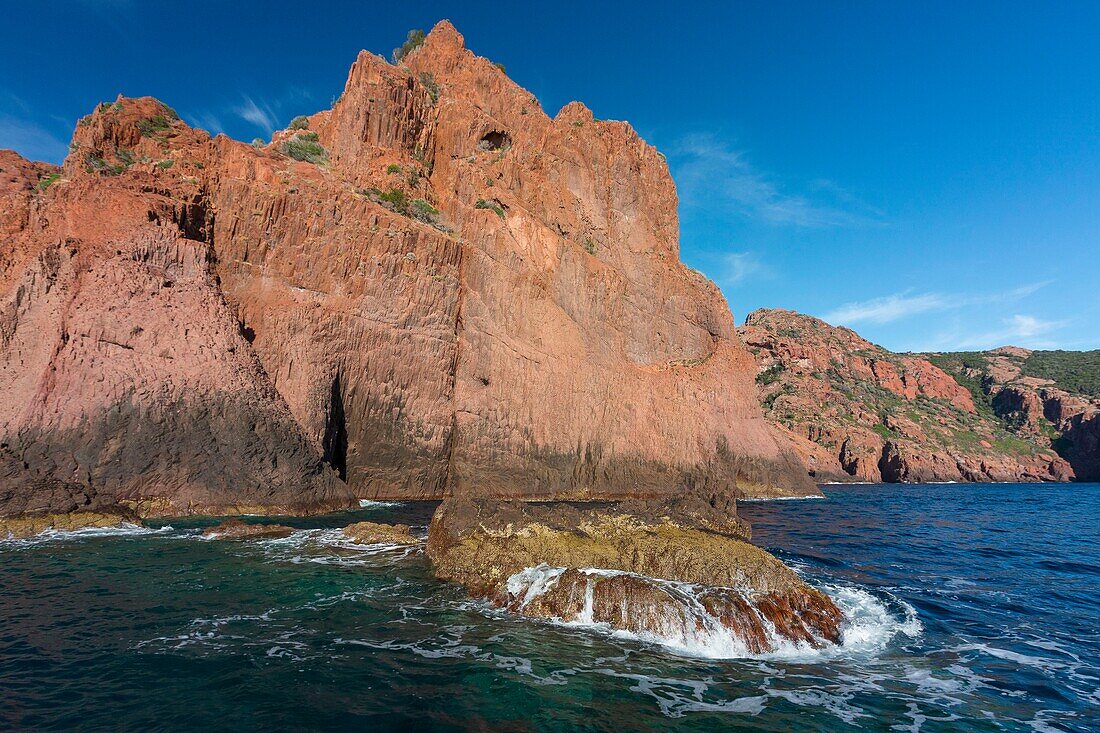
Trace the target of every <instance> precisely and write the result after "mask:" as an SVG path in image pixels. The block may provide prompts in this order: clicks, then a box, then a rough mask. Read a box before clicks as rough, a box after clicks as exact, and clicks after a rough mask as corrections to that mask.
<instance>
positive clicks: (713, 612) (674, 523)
mask: <svg viewBox="0 0 1100 733" xmlns="http://www.w3.org/2000/svg"><path fill="white" fill-rule="evenodd" d="M666 508H668V509H670V511H666V512H664V513H657V514H656V516H652V515H650V516H647V515H645V514H643V513H641V512H640V511H639V510H640V509H648V510H652V509H653V507H652V506H646V505H644V504H639V503H637V502H622V503H618V504H605V505H602V506H595V507H590V508H585V509H582V508H579V507H576V506H573V505H570V504H565V503H540V504H530V503H528V504H523V503H518V502H501V501H495V500H492V499H449V500H447V501H446V502H444V503H443V504H442V505H441V506H440V508H439V510H437V512H436V515H435V517H434V518H433V520H432V525H431V528H430V531H429V536H428V548H427V552H428V556H429V557H430V558H431V560H432V563H433V565H434V568H435V573H436V575H437V577H439V578H441V579H445V580H452V581H457V582H459V583H461V584H462V585H464V586H465V587H466V588H467V590H468V591H469V592H470V593H471V594H472V595H474V596H477V597H481V598H486V599H488V600H490V601H491V602H493V603H494V604H496V605H498V606H500V607H502V608H506V609H508V610H511V611H514V612H517V613H522V614H525V615H529V616H536V617H541V618H557V619H561V620H564V621H579V622H588V623H604V624H608V625H610V626H611V627H613V628H616V629H622V630H626V631H631V632H635V633H644V634H648V635H651V636H656V637H658V638H661V639H672V640H678V641H677V643H680V644H682V645H700V644H707V643H721V644H723V645H725V646H726V647H728V648H729V650H730V652H731V654H732V653H741V652H743V653H760V652H766V651H773V650H774V649H775V648H776V647H777V646H778V645H781V644H783V643H786V642H793V643H799V644H806V645H810V646H814V647H820V646H823V645H825V644H827V643H836V642H838V641H839V639H840V623H841V620H842V615H841V612H840V610H839V609H838V608H837V607H836V605H835V604H834V603H833V601H832V600H831V599H830V598H829V597H828V596H827V595H825V594H824V593H822V592H821V591H819V590H817V589H815V588H812V587H811V586H809V585H808V584H806V583H805V581H803V580H802V579H801V578H799V577H798V575H797V574H796V573H795V572H794V571H793V570H791V569H790V568H788V567H787V566H786V565H784V564H783V563H782V562H781V561H780V560H779V559H777V558H776V557H774V556H772V555H771V554H769V553H767V552H765V551H764V550H762V549H760V548H759V547H756V546H755V545H752V544H750V543H748V542H745V541H743V540H741V539H738V538H736V537H732V536H730V535H729V534H720V533H718V532H716V531H713V530H710V529H707V528H706V525H707V524H710V523H713V522H714V518H713V517H705V516H704V517H699V520H700V521H699V523H698V524H696V525H695V526H692V524H691V522H690V516H689V515H688V514H685V513H683V512H682V511H680V510H679V507H675V506H673V507H666ZM731 519H732V518H731ZM726 524H727V526H730V527H735V526H738V525H737V523H736V522H733V521H731V522H727V523H726Z"/></svg>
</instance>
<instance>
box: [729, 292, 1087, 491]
mask: <svg viewBox="0 0 1100 733" xmlns="http://www.w3.org/2000/svg"><path fill="white" fill-rule="evenodd" d="M740 333H741V337H742V339H743V340H744V342H745V344H746V346H747V347H748V348H749V350H750V351H751V352H752V353H753V354H754V355H755V357H756V360H757V369H758V378H757V386H758V390H759V395H760V400H761V403H762V405H763V407H764V409H765V414H766V415H767V416H768V417H769V418H770V419H771V420H773V421H774V422H775V423H776V424H777V425H778V427H779V428H780V429H781V430H782V431H783V433H784V434H785V435H787V437H788V439H789V440H790V443H791V445H792V446H793V448H794V450H795V451H796V452H797V453H798V454H799V455H800V457H801V458H802V461H803V462H804V464H805V465H806V466H807V468H808V470H810V471H812V472H813V475H814V476H815V478H816V479H817V480H819V481H847V480H856V481H868V482H879V481H885V482H927V481H959V482H969V481H973V482H985V481H1068V480H1071V479H1072V478H1073V476H1074V473H1073V469H1072V468H1071V466H1070V465H1069V463H1067V462H1066V460H1064V459H1063V458H1062V457H1061V456H1059V455H1058V454H1057V453H1056V452H1055V451H1054V449H1053V448H1052V447H1051V444H1050V441H1049V440H1047V439H1045V438H1043V437H1042V435H1041V430H1040V429H1039V428H1038V427H1034V426H1035V422H1034V421H1033V420H1031V419H1030V418H1028V417H1026V416H1023V417H1020V415H1027V414H1033V413H1034V411H1035V410H1037V409H1039V410H1041V407H1040V405H1041V404H1042V403H1041V400H1039V399H1038V398H1035V397H1029V396H1028V395H1027V394H1025V393H1023V392H1019V393H1017V392H1011V393H1010V392H1007V391H1005V392H1003V393H1002V395H1001V396H1000V397H999V400H1000V402H1001V403H1003V406H1004V408H1003V413H1004V414H1005V415H1008V414H1009V413H1010V412H1011V413H1012V414H1014V415H1017V417H1016V418H1015V420H1016V422H1015V423H1009V424H1006V423H1005V422H1003V421H1002V420H998V419H997V417H996V415H994V414H993V410H991V409H990V407H989V405H988V403H986V404H984V405H983V406H984V410H979V409H978V407H977V405H976V404H975V399H974V394H972V393H971V391H970V390H969V389H967V388H966V387H963V386H962V385H961V384H960V383H959V382H958V381H957V380H956V379H955V378H954V377H953V376H952V375H951V374H948V373H947V372H945V371H944V370H943V369H941V368H939V367H938V366H936V365H934V364H933V363H932V362H931V361H930V360H929V358H927V357H925V356H920V355H911V354H893V353H891V352H889V351H887V350H885V349H883V348H881V347H879V346H876V345H874V344H872V343H871V342H869V341H867V340H865V339H863V338H861V337H860V336H858V335H857V334H856V333H855V332H853V331H851V330H849V329H846V328H837V327H833V326H830V325H829V324H827V323H825V322H823V321H820V320H818V319H816V318H812V317H810V316H804V315H801V314H798V313H793V312H791V311H783V310H759V311H755V312H753V313H751V314H749V316H748V318H747V320H746V322H745V325H744V327H742V328H741V329H740ZM981 397H982V399H983V400H984V399H985V397H984V395H981ZM993 407H994V408H996V407H997V401H995V402H994V405H993ZM1017 424H1018V425H1020V426H1032V427H1031V428H1030V429H1028V430H1025V431H1021V430H1017V429H1014V425H1017Z"/></svg>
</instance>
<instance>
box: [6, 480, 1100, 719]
mask: <svg viewBox="0 0 1100 733" xmlns="http://www.w3.org/2000/svg"><path fill="white" fill-rule="evenodd" d="M825 492H826V494H827V495H828V498H827V499H825V500H808V501H785V502H767V503H749V504H743V505H742V509H741V511H742V514H743V515H744V516H745V517H746V518H748V519H749V520H750V521H751V522H752V523H753V526H754V531H755V540H756V541H757V542H758V543H759V544H761V545H763V546H765V547H767V548H768V549H770V550H772V551H774V552H776V553H777V554H779V555H780V556H781V557H783V558H784V559H785V560H787V561H788V562H790V563H791V564H793V565H794V566H795V567H796V568H797V569H798V570H799V571H800V572H802V573H803V574H804V575H805V576H806V577H807V578H808V579H809V580H810V581H811V582H814V583H816V584H819V585H821V586H822V587H824V588H826V589H827V590H828V591H829V592H830V593H833V594H834V595H837V596H838V597H841V598H844V599H846V600H847V603H848V605H849V606H851V605H852V604H853V603H854V604H856V605H857V606H859V610H860V617H859V619H860V620H859V623H858V624H855V625H854V626H853V629H852V630H851V633H850V636H851V638H852V639H854V641H853V642H852V643H851V644H846V646H845V648H843V649H839V650H834V651H833V652H831V653H827V654H822V655H808V654H802V655H797V654H794V655H786V656H779V657H770V658H764V659H732V660H715V659H703V658H694V657H687V656H683V655H680V654H676V653H673V652H672V651H670V650H668V649H667V648H665V647H662V646H659V645H652V644H646V643H643V642H640V641H636V640H630V639H622V638H616V637H613V636H611V635H609V634H607V633H605V632H602V631H599V630H586V629H579V628H569V627H563V626H555V625H551V624H546V623H538V622H533V621H528V620H523V619H518V618H510V617H507V616H504V615H501V614H499V613H496V612H493V611H490V610H488V609H486V608H485V607H483V606H482V605H480V604H477V603H472V602H470V601H468V600H466V599H465V598H464V596H463V594H462V593H461V591H460V590H459V589H457V588H455V587H452V586H448V585H444V584H440V583H437V582H435V581H433V580H432V579H431V576H430V573H429V570H428V566H427V563H426V561H425V559H424V558H423V556H422V555H421V554H420V553H419V552H418V551H414V552H411V553H406V552H401V551H394V550H387V549H383V548H369V549H362V548H358V549H357V548H354V547H350V546H347V545H346V544H344V543H342V542H341V541H340V540H339V536H338V533H337V532H336V531H333V530H331V529H324V528H331V527H338V526H341V525H343V524H346V523H348V522H349V521H353V520H356V519H359V518H367V517H369V518H372V519H376V520H378V521H398V520H402V521H406V522H410V523H412V524H414V525H420V527H421V529H423V528H424V525H426V524H427V521H428V518H429V516H430V513H431V510H432V508H433V507H432V506H431V505H424V504H403V505H399V506H389V507H385V506H381V507H372V508H371V509H368V510H364V511H363V512H357V513H355V514H351V515H340V516H330V517H317V518H311V519H298V520H287V523H292V524H294V525H295V526H298V527H301V528H302V530H303V531H302V532H299V533H296V534H295V535H294V536H292V537H291V538H289V539H287V540H278V541H263V542H244V543H232V542H208V541H202V540H200V539H198V538H197V535H198V529H197V528H198V527H201V526H202V525H203V524H206V523H209V521H206V522H204V521H203V520H190V521H187V522H182V521H176V522H173V523H172V525H171V527H170V528H163V529H161V530H159V531H155V532H149V531H146V532H144V533H136V532H135V533H133V534H129V535H119V534H115V535H112V536H95V535H90V534H76V535H68V536H59V537H53V538H50V539H38V540H34V541H29V542H28V541H24V542H5V543H0V729H5V730H6V729H15V730H59V731H93V730H94V731H99V730H190V729H196V728H203V729H210V730H234V731H253V730H272V729H293V730H368V731H390V730H392V731H404V730H455V731H459V730H462V731H465V730H479V731H481V730H511V731H544V730H545V731H574V730H582V731H584V730H591V731H603V730H616V731H622V730H644V731H650V730H652V731H657V730H692V731H718V730H753V731H785V730H798V731H841V730H871V731H889V730H899V731H918V730H919V731H996V730H1009V731H1014V730H1022V731H1026V730H1035V731H1098V730H1100V693H1098V692H1097V689H1098V686H1100V485H1068V486H1023V485H1020V486H1015V485H981V486H964V485H936V486H847V487H839V486H838V487H825ZM210 521H213V520H210Z"/></svg>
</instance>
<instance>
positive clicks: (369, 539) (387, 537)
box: [344, 522, 420, 545]
mask: <svg viewBox="0 0 1100 733" xmlns="http://www.w3.org/2000/svg"><path fill="white" fill-rule="evenodd" d="M344 535H345V536H346V537H348V538H349V539H350V540H352V541H354V542H358V543H360V544H363V545H418V544H420V540H418V539H417V538H416V537H414V536H413V535H412V532H411V531H410V530H409V526H408V525H407V524H379V523H378V522H357V523H355V524H349V525H348V526H346V527H344Z"/></svg>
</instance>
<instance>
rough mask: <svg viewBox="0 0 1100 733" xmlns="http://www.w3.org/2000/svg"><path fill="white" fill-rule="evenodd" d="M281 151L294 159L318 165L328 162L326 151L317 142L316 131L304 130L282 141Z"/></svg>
mask: <svg viewBox="0 0 1100 733" xmlns="http://www.w3.org/2000/svg"><path fill="white" fill-rule="evenodd" d="M283 152H284V153H286V154H287V155H289V156H290V157H291V158H294V160H301V161H305V162H306V163H313V164H315V165H320V164H322V163H327V162H328V151H327V150H325V148H324V146H323V145H321V143H319V142H317V133H315V132H305V133H301V134H298V135H295V136H294V137H292V138H290V139H289V140H287V141H285V142H284V143H283Z"/></svg>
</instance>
